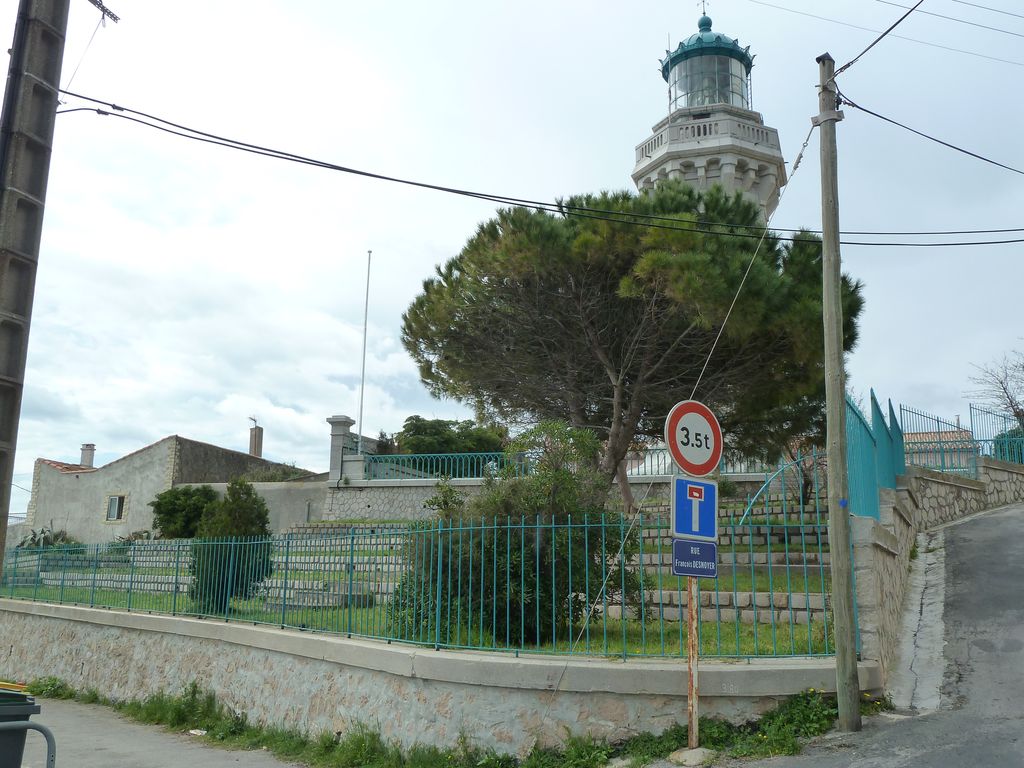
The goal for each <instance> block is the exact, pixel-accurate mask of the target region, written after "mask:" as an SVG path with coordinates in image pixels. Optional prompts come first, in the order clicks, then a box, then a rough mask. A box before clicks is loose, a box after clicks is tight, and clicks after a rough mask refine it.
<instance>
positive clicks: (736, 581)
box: [643, 564, 832, 595]
mask: <svg viewBox="0 0 1024 768" xmlns="http://www.w3.org/2000/svg"><path fill="white" fill-rule="evenodd" d="M804 568H805V566H804V565H802V564H801V565H793V566H790V567H788V568H787V567H785V566H781V565H773V566H771V568H769V567H768V566H767V565H754V566H750V565H737V566H735V567H733V566H732V565H731V564H720V565H719V566H718V578H717V579H708V578H702V579H700V582H699V584H700V589H701V591H702V592H734V591H735V592H760V593H763V594H769V593H776V594H777V593H779V592H786V591H787V589H788V591H790V592H792V593H793V594H798V595H802V594H804V593H805V592H809V593H811V594H821V593H822V592H823V591H826V592H830V591H831V585H832V580H831V575H830V572H829V569H828V568H826V567H821V566H818V565H817V564H815V565H810V564H808V565H807V566H806V571H807V572H806V574H805V573H804ZM659 571H660V573H661V581H660V582H659V580H658V573H659ZM751 571H753V573H752V572H751ZM787 572H788V573H787ZM643 581H644V589H658V588H659V586H660V587H661V589H662V590H663V591H665V592H670V591H671V592H685V591H686V582H685V580H684V578H683V577H681V576H673V575H672V571H671V569H670V568H667V567H663V568H658V567H657V566H646V567H645V568H644V576H643ZM823 587H824V589H823Z"/></svg>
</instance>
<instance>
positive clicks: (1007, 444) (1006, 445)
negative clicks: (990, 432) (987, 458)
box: [992, 427, 1024, 464]
mask: <svg viewBox="0 0 1024 768" xmlns="http://www.w3.org/2000/svg"><path fill="white" fill-rule="evenodd" d="M992 443H993V444H992V458H994V459H998V460H999V461H1007V462H1009V463H1011V464H1024V429H1022V428H1020V427H1015V428H1013V429H1008V430H1007V431H1005V432H1001V433H1000V434H998V435H996V437H995V440H993V441H992Z"/></svg>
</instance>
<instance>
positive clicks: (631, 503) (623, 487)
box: [615, 461, 639, 517]
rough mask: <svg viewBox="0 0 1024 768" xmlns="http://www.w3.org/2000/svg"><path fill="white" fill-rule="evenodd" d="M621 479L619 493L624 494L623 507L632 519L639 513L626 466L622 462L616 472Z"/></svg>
mask: <svg viewBox="0 0 1024 768" xmlns="http://www.w3.org/2000/svg"><path fill="white" fill-rule="evenodd" d="M615 475H616V477H618V479H619V493H621V494H622V506H623V507H624V511H625V513H626V515H627V516H629V517H632V516H633V514H634V513H635V512H637V511H639V510H638V509H637V506H636V500H635V499H634V498H633V489H632V488H631V487H630V485H629V476H628V475H627V474H626V465H625V463H624V462H622V461H620V462H619V466H618V467H617V468H616V470H615Z"/></svg>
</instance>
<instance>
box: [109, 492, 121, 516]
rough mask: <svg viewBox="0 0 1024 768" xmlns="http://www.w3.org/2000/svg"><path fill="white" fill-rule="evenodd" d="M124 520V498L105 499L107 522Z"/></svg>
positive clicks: (112, 497) (111, 497) (110, 497)
mask: <svg viewBox="0 0 1024 768" xmlns="http://www.w3.org/2000/svg"><path fill="white" fill-rule="evenodd" d="M123 518H124V496H108V497H107V520H121V519H123Z"/></svg>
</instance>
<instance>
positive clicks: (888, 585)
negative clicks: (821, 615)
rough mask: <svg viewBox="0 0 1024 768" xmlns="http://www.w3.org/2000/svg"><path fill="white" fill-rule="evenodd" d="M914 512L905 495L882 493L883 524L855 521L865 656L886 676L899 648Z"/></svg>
mask: <svg viewBox="0 0 1024 768" xmlns="http://www.w3.org/2000/svg"><path fill="white" fill-rule="evenodd" d="M915 512H916V510H915V508H914V504H913V499H912V498H911V496H910V494H909V493H907V492H906V491H897V492H893V491H883V493H882V499H881V511H880V515H879V518H880V519H879V520H877V521H876V520H873V519H871V518H867V517H854V518H851V523H852V531H851V534H852V540H853V548H854V583H855V586H856V591H857V595H856V599H857V623H858V626H859V627H860V644H861V647H860V650H861V656H862V658H867V659H875V660H876V661H878V663H879V665H880V667H881V669H882V672H883V675H884V674H885V673H887V672H888V670H889V668H890V665H891V663H892V660H893V655H894V654H895V651H896V647H897V645H898V643H899V628H900V620H901V617H902V615H903V595H904V594H905V592H906V588H907V578H908V576H909V563H910V552H911V550H912V549H913V546H914V541H915V540H916V538H917V527H916V524H915V521H914V515H915Z"/></svg>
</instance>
